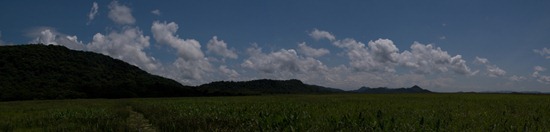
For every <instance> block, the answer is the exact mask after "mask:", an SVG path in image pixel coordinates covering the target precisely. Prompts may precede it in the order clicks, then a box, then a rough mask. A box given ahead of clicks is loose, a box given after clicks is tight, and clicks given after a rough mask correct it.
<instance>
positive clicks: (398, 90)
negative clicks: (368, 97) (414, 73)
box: [352, 85, 432, 93]
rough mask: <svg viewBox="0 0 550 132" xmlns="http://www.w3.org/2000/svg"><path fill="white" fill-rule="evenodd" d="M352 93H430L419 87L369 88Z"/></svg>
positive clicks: (362, 88)
mask: <svg viewBox="0 0 550 132" xmlns="http://www.w3.org/2000/svg"><path fill="white" fill-rule="evenodd" d="M352 92H357V93H432V91H430V90H426V89H423V88H420V87H419V86H416V85H414V86H412V87H410V88H385V87H381V88H369V87H361V88H359V89H357V90H353V91H352Z"/></svg>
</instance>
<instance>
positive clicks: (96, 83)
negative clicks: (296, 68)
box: [0, 44, 344, 101]
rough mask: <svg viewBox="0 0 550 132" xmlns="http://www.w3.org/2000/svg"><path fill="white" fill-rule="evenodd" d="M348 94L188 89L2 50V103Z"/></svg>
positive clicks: (35, 51)
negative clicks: (89, 99)
mask: <svg viewBox="0 0 550 132" xmlns="http://www.w3.org/2000/svg"><path fill="white" fill-rule="evenodd" d="M332 92H344V91H343V90H339V89H332V88H326V87H321V86H315V85H308V84H304V83H302V82H301V81H299V80H268V79H262V80H253V81H243V82H232V81H219V82H212V83H208V84H204V85H200V86H184V85H182V84H180V83H178V82H176V81H174V80H171V79H167V78H164V77H160V76H157V75H152V74H149V73H147V72H145V71H143V70H141V69H139V68H138V67H136V66H133V65H130V64H128V63H126V62H124V61H121V60H118V59H113V58H111V57H109V56H106V55H102V54H97V53H93V52H85V51H75V50H70V49H68V48H66V47H63V46H54V45H43V44H29V45H14V46H0V101H6V100H33V99H71V98H132V97H182V96H217V95H258V94H293V93H301V94H302V93H332Z"/></svg>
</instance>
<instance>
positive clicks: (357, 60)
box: [333, 38, 395, 72]
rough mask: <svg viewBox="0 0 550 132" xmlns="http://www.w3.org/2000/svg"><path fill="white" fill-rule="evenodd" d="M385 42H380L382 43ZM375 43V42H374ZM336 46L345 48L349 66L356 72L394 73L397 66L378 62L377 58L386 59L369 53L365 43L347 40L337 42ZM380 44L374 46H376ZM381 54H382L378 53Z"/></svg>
mask: <svg viewBox="0 0 550 132" xmlns="http://www.w3.org/2000/svg"><path fill="white" fill-rule="evenodd" d="M382 41H385V40H380V41H379V42H382ZM373 43H374V42H373ZM333 44H334V45H335V46H337V47H340V48H344V49H345V52H346V54H347V56H348V58H349V60H350V62H349V64H350V66H351V68H353V69H354V70H356V71H387V72H393V71H395V70H394V65H395V64H391V63H388V64H384V63H385V62H387V61H385V60H383V61H382V62H380V61H377V59H375V58H384V57H381V56H377V57H375V56H374V54H373V53H372V52H371V51H369V48H368V47H366V46H365V44H364V43H361V42H358V41H356V40H354V39H349V38H346V39H344V40H337V41H335V42H334V43H333ZM375 45H378V44H372V46H375ZM378 53H380V52H378Z"/></svg>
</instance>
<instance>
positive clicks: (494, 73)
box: [487, 65, 506, 77]
mask: <svg viewBox="0 0 550 132" xmlns="http://www.w3.org/2000/svg"><path fill="white" fill-rule="evenodd" d="M487 74H488V75H489V76H490V77H502V76H504V75H506V71H504V70H502V69H500V68H499V67H497V66H495V65H488V66H487Z"/></svg>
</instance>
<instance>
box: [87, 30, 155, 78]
mask: <svg viewBox="0 0 550 132" xmlns="http://www.w3.org/2000/svg"><path fill="white" fill-rule="evenodd" d="M148 47H149V36H144V35H143V32H142V31H140V30H139V29H138V28H124V29H123V30H122V31H120V32H117V31H112V32H110V33H109V34H107V35H103V34H101V33H97V34H95V35H94V37H93V40H92V42H91V43H89V44H88V45H87V48H88V50H90V51H94V52H98V53H102V54H105V55H108V56H111V57H113V58H116V59H120V60H123V61H125V62H127V63H130V64H132V65H136V66H138V67H140V68H142V69H145V70H147V71H149V72H152V71H155V70H157V69H159V68H160V64H158V63H157V62H156V61H155V58H153V57H150V56H148V55H147V53H145V51H144V50H145V49H146V48H148Z"/></svg>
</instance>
